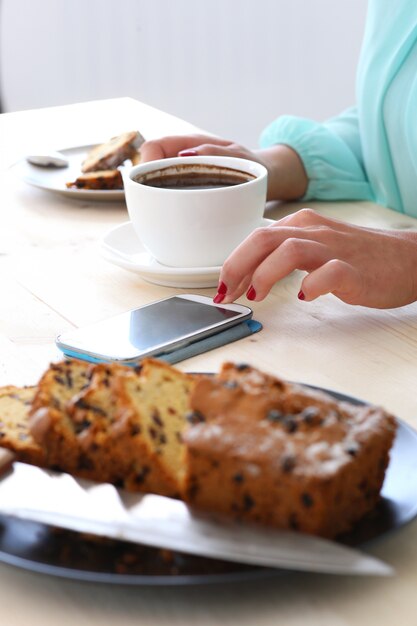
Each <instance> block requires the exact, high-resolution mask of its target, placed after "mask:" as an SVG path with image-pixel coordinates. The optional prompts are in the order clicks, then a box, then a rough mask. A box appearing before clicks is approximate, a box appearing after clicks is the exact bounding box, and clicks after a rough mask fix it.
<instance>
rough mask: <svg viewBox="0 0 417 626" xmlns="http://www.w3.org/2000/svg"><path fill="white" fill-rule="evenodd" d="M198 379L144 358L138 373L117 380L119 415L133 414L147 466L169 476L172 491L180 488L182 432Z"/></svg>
mask: <svg viewBox="0 0 417 626" xmlns="http://www.w3.org/2000/svg"><path fill="white" fill-rule="evenodd" d="M197 380H198V377H196V376H193V375H191V374H184V373H183V372H181V371H179V370H178V369H175V368H174V367H172V366H171V365H168V364H167V363H164V362H163V361H158V360H156V359H145V360H144V361H143V362H142V367H141V369H140V376H139V377H138V376H135V375H134V374H133V373H131V374H130V375H126V376H124V377H123V378H120V379H119V380H118V381H117V384H118V390H117V393H118V396H119V397H120V406H121V415H124V416H127V415H129V416H133V418H134V419H135V420H136V422H137V423H138V424H139V425H140V429H141V434H140V438H141V441H142V442H143V444H144V445H145V446H146V449H147V450H148V452H149V458H150V460H151V463H150V468H154V469H156V468H158V470H159V471H160V472H161V474H163V475H165V476H166V477H167V478H168V480H169V483H170V485H171V494H175V495H178V494H180V493H181V492H182V490H183V480H184V471H185V468H184V465H183V456H184V450H183V447H184V446H183V433H184V431H185V430H186V429H187V428H188V426H189V421H188V418H189V415H190V404H189V401H190V394H191V392H192V390H193V389H194V387H195V385H196V383H197ZM132 478H133V482H132ZM125 486H126V488H128V489H134V487H135V484H134V476H133V477H129V476H127V477H126V479H125ZM159 493H161V492H159Z"/></svg>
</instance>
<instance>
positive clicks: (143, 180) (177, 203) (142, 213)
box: [124, 156, 267, 267]
mask: <svg viewBox="0 0 417 626" xmlns="http://www.w3.org/2000/svg"><path fill="white" fill-rule="evenodd" d="M242 181H243V182H242ZM216 182H217V183H218V186H214V183H216ZM197 183H198V184H197ZM155 185H170V186H155ZM181 185H188V186H187V187H186V188H184V187H182V186H181ZM124 188H125V195H126V204H127V208H128V212H129V217H130V219H131V222H132V225H133V228H134V230H135V232H136V234H137V236H138V237H139V239H140V240H141V242H142V244H143V246H144V247H145V249H146V250H147V251H148V252H149V253H150V254H151V255H152V256H153V257H154V258H155V259H156V260H157V261H159V262H160V263H163V264H164V265H169V266H172V267H213V266H217V265H221V264H222V263H223V261H224V260H225V259H226V258H227V256H228V255H229V254H230V253H231V252H232V250H233V249H234V248H235V247H236V246H237V245H238V244H239V243H241V241H243V239H245V237H246V236H247V235H249V234H250V233H251V232H252V231H253V230H254V229H255V228H257V227H258V226H260V225H261V221H262V216H263V213H264V209H265V202H266V188H267V170H266V168H265V167H264V166H263V165H261V164H260V163H256V162H254V161H249V160H246V159H238V158H234V157H223V156H195V157H192V156H190V157H175V158H172V159H162V160H159V161H150V162H148V163H142V164H139V165H136V166H135V167H133V168H132V169H131V170H129V171H128V172H126V174H125V175H124Z"/></svg>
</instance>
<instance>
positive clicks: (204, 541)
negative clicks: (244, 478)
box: [0, 448, 394, 576]
mask: <svg viewBox="0 0 417 626" xmlns="http://www.w3.org/2000/svg"><path fill="white" fill-rule="evenodd" d="M13 460H14V457H13V454H12V453H10V452H9V451H8V450H5V449H2V448H0V468H3V469H2V470H1V469H0V473H1V471H3V472H6V474H5V475H4V476H3V478H2V479H1V480H0V512H1V513H3V514H7V515H12V516H15V517H18V518H22V519H28V520H31V521H36V522H41V523H44V524H49V525H52V526H58V527H60V528H66V529H70V530H75V531H78V532H87V533H93V534H95V535H99V536H105V537H111V538H113V539H119V540H124V541H130V542H133V543H141V544H144V545H148V546H154V547H158V548H167V549H170V550H177V551H180V552H184V553H188V554H194V555H199V556H205V557H211V558H219V559H222V560H226V561H234V562H239V563H247V564H251V565H262V566H267V567H276V568H284V569H290V570H298V571H308V572H321V573H328V574H363V575H378V576H389V575H392V574H394V570H393V569H392V568H391V567H390V566H389V565H387V564H386V563H383V562H382V561H380V560H378V559H376V558H375V557H372V556H369V555H368V554H365V553H363V552H361V551H359V550H357V549H354V548H350V547H347V546H343V545H341V544H339V543H336V542H334V541H329V540H326V539H322V538H320V537H315V536H312V535H307V534H302V533H296V532H293V531H287V530H276V529H270V528H264V527H262V528H259V527H256V526H255V525H249V524H237V523H235V522H232V521H224V520H221V521H219V520H218V519H212V518H211V517H210V516H209V515H205V514H204V515H203V514H200V513H196V512H194V511H192V510H191V509H190V508H189V507H187V505H186V504H184V503H183V502H181V501H179V500H174V499H172V498H166V497H163V496H156V495H149V494H146V495H144V494H136V493H135V494H133V493H128V492H125V491H123V490H120V489H116V488H115V487H114V486H113V485H110V484H107V483H94V482H92V481H88V480H84V479H77V478H74V477H73V476H70V475H69V474H63V473H57V472H52V471H50V470H44V469H41V468H38V467H35V466H32V465H27V464H25V463H19V462H13Z"/></svg>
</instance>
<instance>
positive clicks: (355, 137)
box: [260, 107, 374, 200]
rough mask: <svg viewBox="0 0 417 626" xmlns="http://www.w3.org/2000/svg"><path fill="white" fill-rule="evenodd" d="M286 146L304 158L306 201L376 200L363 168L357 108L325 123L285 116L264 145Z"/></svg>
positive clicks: (271, 129) (265, 133)
mask: <svg viewBox="0 0 417 626" xmlns="http://www.w3.org/2000/svg"><path fill="white" fill-rule="evenodd" d="M276 144H285V145H287V146H289V147H290V148H292V149H293V150H295V151H296V152H297V153H298V155H299V156H300V158H301V160H302V162H303V164H304V167H305V170H306V172H307V176H308V180H309V183H308V187H307V192H306V194H305V195H304V197H303V198H302V200H373V199H374V195H373V192H372V188H371V185H370V183H369V181H368V179H367V176H366V171H365V168H364V164H363V157H362V149H361V140H360V133H359V123H358V114H357V110H356V107H353V108H350V109H347V110H346V111H344V112H343V113H341V114H340V115H338V116H337V117H333V118H332V119H330V120H328V121H327V122H324V123H318V122H314V121H312V120H308V119H302V118H298V117H293V116H289V115H285V116H282V117H279V118H278V119H277V120H275V121H274V122H272V124H270V125H269V126H268V127H267V128H266V129H265V130H264V131H263V133H262V135H261V139H260V145H261V147H262V148H267V147H269V146H272V145H276Z"/></svg>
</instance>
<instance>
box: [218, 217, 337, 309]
mask: <svg viewBox="0 0 417 626" xmlns="http://www.w3.org/2000/svg"><path fill="white" fill-rule="evenodd" d="M321 235H322V233H317V232H316V231H313V230H310V231H308V230H307V231H306V230H303V229H301V228H289V227H281V228H277V227H274V226H268V227H262V228H257V229H256V230H254V231H253V233H251V234H250V235H249V237H247V238H246V239H245V240H244V241H243V242H242V243H241V244H240V245H239V246H238V247H237V248H236V249H235V250H234V251H233V252H232V254H231V255H230V256H229V257H228V258H227V259H226V261H225V262H224V264H223V267H222V270H221V280H222V281H223V283H224V284H225V285H226V286H227V295H228V296H230V295H232V296H233V297H236V293H237V291H238V286H239V285H240V283H241V282H242V280H243V279H244V277H245V276H252V275H253V274H254V273H255V270H256V268H257V267H259V266H260V265H261V263H263V262H264V260H265V259H267V257H269V255H271V254H273V253H274V251H275V250H276V249H279V247H280V246H282V245H284V242H287V241H288V240H291V241H290V243H287V244H286V247H285V248H284V251H285V254H286V255H289V259H293V257H294V254H295V253H296V252H297V255H298V256H299V257H300V259H299V261H298V260H297V262H299V263H300V264H301V263H302V258H301V254H302V249H303V247H304V243H301V244H300V245H298V244H297V243H296V240H299V241H300V242H305V241H306V240H310V241H313V240H314V239H315V238H317V237H318V238H320V236H321ZM321 243H323V245H324V243H325V242H321ZM336 247H337V245H334V246H330V245H328V249H329V251H330V250H332V249H334V248H336ZM280 254H281V255H282V254H284V253H283V252H281V253H280ZM285 254H284V256H285ZM334 256H335V254H334V253H332V252H329V254H328V257H327V259H326V260H328V259H329V258H333V257H334ZM273 258H275V257H273ZM297 259H298V257H297ZM293 263H295V264H296V261H293ZM293 269H296V267H293ZM298 269H302V268H301V267H299V268H298ZM281 277H282V276H281ZM276 280H279V277H277V279H276ZM261 291H262V292H263V289H262V290H261ZM228 301H229V298H228Z"/></svg>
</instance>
